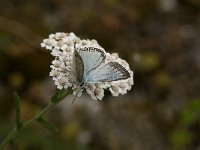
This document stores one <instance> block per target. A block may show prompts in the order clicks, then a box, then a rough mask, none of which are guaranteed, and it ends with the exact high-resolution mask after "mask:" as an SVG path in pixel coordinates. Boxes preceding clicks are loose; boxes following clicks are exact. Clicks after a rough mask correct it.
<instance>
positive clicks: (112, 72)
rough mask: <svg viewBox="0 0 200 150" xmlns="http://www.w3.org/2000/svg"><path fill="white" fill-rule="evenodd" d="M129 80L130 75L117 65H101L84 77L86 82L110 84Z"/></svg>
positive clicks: (111, 63)
mask: <svg viewBox="0 0 200 150" xmlns="http://www.w3.org/2000/svg"><path fill="white" fill-rule="evenodd" d="M128 78H130V73H129V72H128V71H127V70H126V69H125V68H124V67H123V66H122V65H120V64H119V63H117V62H109V63H107V64H102V65H100V66H99V67H97V68H95V69H94V70H92V71H91V72H89V73H88V74H87V75H86V80H87V82H110V81H118V80H122V79H128Z"/></svg>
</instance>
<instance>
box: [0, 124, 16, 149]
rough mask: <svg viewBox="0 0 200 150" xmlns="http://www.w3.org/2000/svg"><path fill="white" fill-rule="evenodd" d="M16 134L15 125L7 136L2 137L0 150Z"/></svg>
mask: <svg viewBox="0 0 200 150" xmlns="http://www.w3.org/2000/svg"><path fill="white" fill-rule="evenodd" d="M16 134H18V132H17V130H16V127H13V129H12V130H11V131H10V133H9V134H8V135H7V137H6V138H5V139H4V141H3V142H2V143H1V145H0V150H3V148H4V147H5V146H6V145H7V144H8V143H9V142H10V141H12V139H13V138H14V137H15V136H16Z"/></svg>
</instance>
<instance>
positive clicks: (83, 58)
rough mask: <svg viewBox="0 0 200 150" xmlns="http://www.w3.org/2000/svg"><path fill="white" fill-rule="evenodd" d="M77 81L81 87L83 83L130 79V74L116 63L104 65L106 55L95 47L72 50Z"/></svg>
mask: <svg viewBox="0 0 200 150" xmlns="http://www.w3.org/2000/svg"><path fill="white" fill-rule="evenodd" d="M74 49H75V50H74V53H75V65H76V76H77V81H78V83H79V85H80V86H81V87H83V86H84V84H85V83H102V82H111V81H118V80H123V79H128V78H130V73H129V72H128V71H127V70H126V69H125V68H124V67H123V66H122V65H120V64H119V63H117V62H108V63H105V59H106V54H105V52H104V51H103V50H101V49H100V48H96V47H89V46H85V47H81V48H76V46H75V48H74Z"/></svg>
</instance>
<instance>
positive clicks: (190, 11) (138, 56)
mask: <svg viewBox="0 0 200 150" xmlns="http://www.w3.org/2000/svg"><path fill="white" fill-rule="evenodd" d="M55 32H74V33H75V34H76V35H77V36H79V37H81V38H85V39H86V38H89V39H93V38H94V39H96V40H97V41H98V42H99V44H100V45H101V46H102V47H104V48H105V49H106V50H107V51H108V52H118V53H119V55H120V57H122V58H123V59H126V60H127V61H128V63H129V64H130V67H131V68H132V70H134V82H135V85H134V86H133V88H132V90H131V91H130V92H128V94H127V95H125V96H119V97H111V95H110V93H106V96H105V98H104V100H103V102H102V103H99V102H96V101H93V100H91V99H90V98H89V97H88V96H87V95H86V96H82V97H81V98H80V99H78V100H77V101H76V102H75V104H73V105H72V104H71V100H72V98H73V97H70V96H69V97H67V98H66V99H65V100H64V101H63V102H62V104H60V105H59V106H58V107H57V108H56V109H54V110H52V111H51V112H50V113H49V115H48V119H49V120H50V121H51V122H53V123H54V124H55V125H56V126H57V127H58V128H59V131H58V132H57V133H51V132H49V131H47V130H46V129H44V128H42V127H40V126H39V125H37V124H34V125H33V126H31V127H30V128H27V129H26V130H24V131H23V132H22V134H20V137H19V140H18V141H16V142H15V143H13V144H11V145H9V146H8V147H7V150H55V149H57V150H200V41H199V40H200V1H199V0H101V1H97V0H94V1H92V0H73V1H72V0H71V1H69V0H34V1H31V0H20V1H19V0H0V141H2V140H3V139H4V137H5V135H7V134H8V132H9V131H10V130H11V128H12V125H13V122H14V117H15V106H14V100H13V98H12V93H13V91H17V92H18V93H19V94H20V96H21V99H22V100H21V110H22V117H23V119H24V120H25V119H28V118H30V117H32V116H33V115H34V114H36V113H37V112H39V111H40V110H41V109H42V108H44V107H45V106H46V104H47V103H48V101H49V100H50V97H51V96H52V95H53V93H54V91H55V85H54V84H53V82H52V80H51V78H50V77H49V76H48V74H49V71H50V67H49V66H50V64H51V61H52V60H53V58H52V57H51V55H50V54H49V51H46V50H45V49H42V48H40V43H41V42H42V39H43V38H47V37H48V35H49V34H50V33H55Z"/></svg>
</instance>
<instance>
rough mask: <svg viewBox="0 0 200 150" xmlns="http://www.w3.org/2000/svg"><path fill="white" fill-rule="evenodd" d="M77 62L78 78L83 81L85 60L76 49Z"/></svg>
mask: <svg viewBox="0 0 200 150" xmlns="http://www.w3.org/2000/svg"><path fill="white" fill-rule="evenodd" d="M74 53H75V64H76V73H77V76H78V77H77V78H78V81H79V82H80V81H82V79H83V73H84V65H83V60H82V58H81V56H80V55H79V53H78V52H77V51H76V50H75V51H74Z"/></svg>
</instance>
